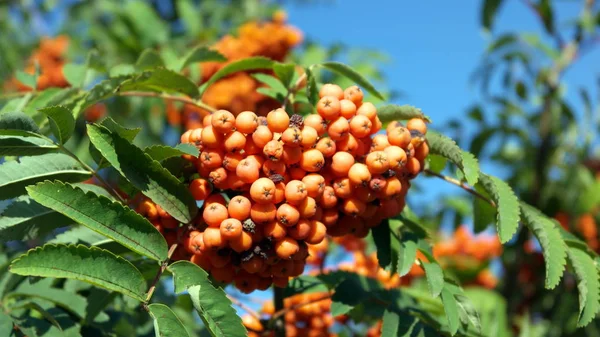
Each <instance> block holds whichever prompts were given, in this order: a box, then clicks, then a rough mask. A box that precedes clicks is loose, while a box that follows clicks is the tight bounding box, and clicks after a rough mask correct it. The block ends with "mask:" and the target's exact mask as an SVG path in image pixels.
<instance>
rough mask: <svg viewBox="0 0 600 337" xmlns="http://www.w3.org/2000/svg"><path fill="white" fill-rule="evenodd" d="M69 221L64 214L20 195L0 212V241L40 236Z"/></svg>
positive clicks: (66, 224)
mask: <svg viewBox="0 0 600 337" xmlns="http://www.w3.org/2000/svg"><path fill="white" fill-rule="evenodd" d="M71 223H72V221H71V220H70V219H69V218H67V217H65V216H64V215H62V214H60V213H57V212H55V211H53V210H51V209H48V208H46V207H44V206H42V205H40V204H38V203H37V202H35V201H33V200H31V199H30V198H29V197H28V196H21V197H18V198H16V199H15V200H13V202H11V203H10V205H8V206H7V207H6V209H4V211H2V213H1V216H0V242H7V241H12V240H19V241H25V240H31V239H35V238H42V237H43V236H44V235H46V234H48V233H50V232H51V231H53V230H54V229H56V228H59V227H64V226H68V225H70V224H71Z"/></svg>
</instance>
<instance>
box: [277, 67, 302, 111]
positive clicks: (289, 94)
mask: <svg viewBox="0 0 600 337" xmlns="http://www.w3.org/2000/svg"><path fill="white" fill-rule="evenodd" d="M305 79H306V73H304V74H302V75H300V77H299V78H298V80H296V83H294V86H292V87H291V88H289V89H288V92H287V95H285V98H284V100H283V103H282V104H281V108H282V109H285V107H286V105H287V104H288V102H289V100H290V97H291V96H292V95H293V94H295V93H296V91H298V89H299V87H300V84H302V82H303V81H304V80H305Z"/></svg>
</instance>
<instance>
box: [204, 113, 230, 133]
mask: <svg viewBox="0 0 600 337" xmlns="http://www.w3.org/2000/svg"><path fill="white" fill-rule="evenodd" d="M210 122H211V125H212V127H213V128H214V129H215V130H216V131H217V132H220V133H222V134H224V133H228V132H229V131H231V130H233V127H234V126H235V116H233V114H232V113H231V112H229V111H227V110H217V111H215V112H214V113H213V114H212V118H211V121H210Z"/></svg>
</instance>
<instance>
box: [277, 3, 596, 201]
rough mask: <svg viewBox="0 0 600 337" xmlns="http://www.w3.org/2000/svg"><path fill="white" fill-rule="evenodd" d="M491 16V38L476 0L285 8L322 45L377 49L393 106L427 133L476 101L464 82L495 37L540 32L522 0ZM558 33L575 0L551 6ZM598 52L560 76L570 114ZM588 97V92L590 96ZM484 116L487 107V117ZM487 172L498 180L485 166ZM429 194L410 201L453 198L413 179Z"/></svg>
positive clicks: (575, 8)
mask: <svg viewBox="0 0 600 337" xmlns="http://www.w3.org/2000/svg"><path fill="white" fill-rule="evenodd" d="M504 2H505V4H504V5H503V6H502V7H501V9H500V11H499V13H498V16H497V17H496V21H495V26H494V30H493V35H491V34H490V33H487V32H485V31H484V30H483V29H482V28H481V25H480V10H481V9H480V6H481V4H482V3H483V1H480V0H462V1H435V2H432V1H401V0H396V1H393V0H379V1H372V2H370V3H369V5H366V4H365V2H364V1H358V0H337V1H321V2H316V3H311V4H310V5H302V4H299V3H298V2H290V3H289V4H287V6H286V10H287V11H288V14H289V21H290V22H291V23H292V24H293V25H295V26H297V27H299V28H300V29H301V30H302V31H304V33H305V35H306V36H307V38H309V39H311V40H314V41H316V42H319V43H322V44H325V45H330V44H332V43H335V42H339V41H342V42H343V43H345V44H347V45H349V46H351V47H359V48H364V49H373V50H379V51H381V52H384V53H386V54H387V55H388V56H389V58H390V63H389V64H387V65H385V66H384V70H385V73H386V75H387V80H388V83H389V86H390V88H392V89H396V90H400V91H401V92H403V93H404V95H403V97H401V98H400V99H398V100H397V101H395V102H394V103H398V104H411V105H415V106H417V107H419V108H421V109H422V110H423V111H424V112H425V113H426V114H427V115H429V116H431V117H432V119H433V121H434V125H433V128H437V129H442V128H443V127H444V125H445V124H446V122H447V121H448V120H449V119H451V118H456V117H460V116H465V114H466V111H467V109H468V107H470V106H471V105H472V104H473V103H475V102H477V101H478V100H479V99H480V95H479V88H478V87H477V85H474V84H471V83H470V81H469V78H470V76H471V75H472V72H473V71H474V69H475V68H476V67H477V65H478V64H479V62H480V60H481V58H482V56H483V53H484V51H485V48H486V47H487V45H488V43H489V42H490V41H492V39H493V37H494V36H498V35H500V34H502V33H506V32H510V31H516V32H530V33H540V32H542V27H541V25H540V23H539V21H538V20H537V18H536V17H535V16H534V14H533V12H532V11H531V10H530V9H529V8H527V6H526V5H524V2H522V1H504ZM553 3H554V4H556V8H555V15H556V16H557V18H558V21H557V22H558V27H562V28H565V27H566V25H567V24H568V22H567V20H568V19H569V18H572V17H574V16H576V15H577V14H578V13H579V11H580V10H581V1H554V2H553ZM599 60H600V51H599V50H595V51H594V52H592V53H589V54H586V55H585V56H583V57H582V58H581V59H580V60H579V61H578V62H577V63H576V65H575V66H574V67H572V68H570V69H569V71H568V72H567V73H566V75H565V80H566V82H567V84H568V85H567V88H566V89H567V92H566V95H567V97H568V98H569V101H570V103H571V104H572V105H573V106H574V107H575V110H576V111H582V108H581V107H582V104H581V101H580V100H579V95H578V93H577V89H578V88H579V87H580V86H585V87H587V88H595V87H596V84H595V82H596V80H597V78H596V76H597V75H598V73H599V72H600V62H599ZM592 93H594V91H592ZM592 95H593V94H592ZM491 111H492V110H491V109H490V112H491ZM482 167H483V168H484V170H485V171H487V172H488V173H493V174H497V175H502V172H501V171H499V170H498V168H497V167H494V166H493V165H491V164H490V163H485V162H484V163H482ZM419 180H420V181H421V182H422V183H423V186H425V187H426V188H427V190H428V191H430V192H429V193H427V194H426V195H424V196H423V198H425V199H423V198H418V200H419V201H421V200H427V199H429V200H431V198H435V197H436V196H439V195H440V194H445V193H448V192H456V191H457V190H456V189H454V187H452V186H446V184H439V183H437V181H435V182H431V179H419Z"/></svg>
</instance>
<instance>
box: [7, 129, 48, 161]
mask: <svg viewBox="0 0 600 337" xmlns="http://www.w3.org/2000/svg"><path fill="white" fill-rule="evenodd" d="M57 151H58V146H56V144H54V143H52V142H50V141H48V140H46V139H44V138H39V137H38V135H36V134H34V133H31V132H28V131H20V130H0V156H38V155H41V154H46V153H52V152H57Z"/></svg>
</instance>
